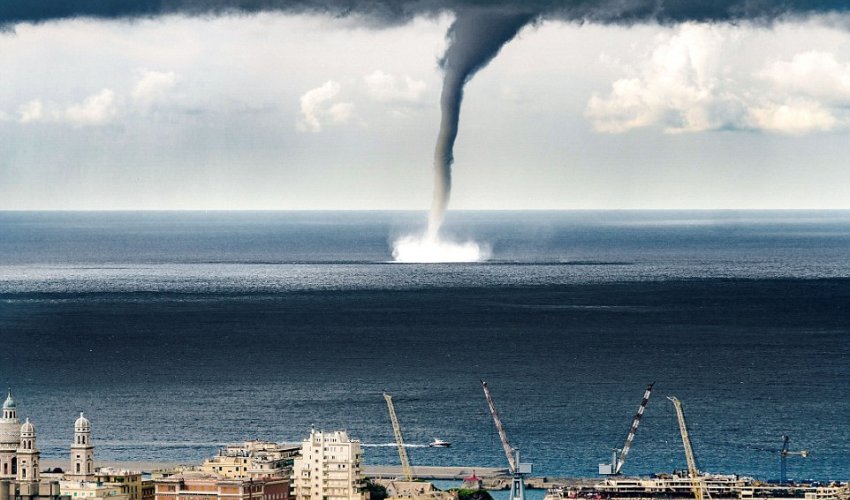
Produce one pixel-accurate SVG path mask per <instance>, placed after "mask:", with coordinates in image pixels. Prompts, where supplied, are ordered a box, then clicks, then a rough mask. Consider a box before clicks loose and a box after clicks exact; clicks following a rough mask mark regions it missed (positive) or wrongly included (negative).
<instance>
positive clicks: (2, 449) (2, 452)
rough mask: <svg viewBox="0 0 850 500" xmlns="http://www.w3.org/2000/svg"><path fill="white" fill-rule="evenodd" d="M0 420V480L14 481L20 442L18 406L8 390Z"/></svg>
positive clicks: (16, 472)
mask: <svg viewBox="0 0 850 500" xmlns="http://www.w3.org/2000/svg"><path fill="white" fill-rule="evenodd" d="M2 411H3V413H2V415H0V416H2V418H0V479H15V478H16V477H17V474H18V458H17V453H18V445H19V444H20V442H21V422H20V420H18V405H17V404H16V403H15V399H14V398H13V397H12V390H11V389H9V392H8V395H7V396H6V401H4V402H3V410H2Z"/></svg>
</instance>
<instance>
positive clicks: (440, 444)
mask: <svg viewBox="0 0 850 500" xmlns="http://www.w3.org/2000/svg"><path fill="white" fill-rule="evenodd" d="M451 445H452V444H451V443H450V442H448V441H443V440H442V439H437V438H434V441H433V442H432V443H431V444H429V445H428V446H430V447H431V448H448V447H449V446H451Z"/></svg>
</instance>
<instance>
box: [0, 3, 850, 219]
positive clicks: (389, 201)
mask: <svg viewBox="0 0 850 500" xmlns="http://www.w3.org/2000/svg"><path fill="white" fill-rule="evenodd" d="M450 23H451V17H450V16H448V15H446V16H443V17H441V18H438V19H417V20H415V21H414V22H413V23H411V24H406V25H402V26H394V27H390V28H378V29H370V28H363V27H358V26H357V25H356V23H354V22H352V21H351V20H338V19H337V20H334V19H325V18H321V17H303V16H297V17H296V16H285V15H281V14H261V15H251V16H238V17H217V18H210V17H204V18H184V17H166V18H160V19H155V20H136V21H132V22H125V21H95V20H79V19H76V20H68V21H60V22H50V23H44V24H39V25H30V24H19V25H17V26H15V27H14V32H13V33H10V32H6V33H0V209H422V210H425V209H427V208H428V207H429V205H430V198H431V189H432V186H431V180H432V157H433V147H434V142H435V139H436V134H437V128H438V125H439V119H440V116H439V106H438V101H439V91H440V84H441V73H440V70H439V68H438V65H437V60H438V58H439V56H440V54H441V53H442V51H443V49H444V48H445V45H446V41H445V33H446V29H447V28H448V26H449V24H450ZM846 25H850V23H848V22H846V20H844V19H841V18H835V17H832V18H829V19H826V18H820V19H811V20H808V21H794V22H784V23H779V24H776V25H774V26H772V27H770V28H768V27H763V26H761V27H760V26H753V25H750V24H747V23H739V24H738V25H736V26H730V25H706V24H683V25H677V26H667V27H661V26H657V25H638V26H633V27H630V28H627V27H619V26H607V27H604V26H598V25H592V24H585V25H583V26H578V25H575V24H565V23H561V22H547V23H544V24H542V25H539V26H535V27H527V28H525V29H524V30H523V31H522V32H521V33H520V36H519V37H518V38H517V39H515V40H513V41H512V42H510V43H509V44H508V45H507V46H506V47H505V48H504V49H503V50H502V53H501V54H500V55H499V56H498V57H497V58H496V59H495V60H494V61H493V62H492V63H491V64H490V65H489V66H488V67H487V68H485V69H484V70H482V71H481V72H480V73H479V74H477V75H476V76H475V77H474V79H473V80H472V81H471V82H470V83H469V84H468V85H467V89H466V98H465V100H464V103H463V109H462V113H461V123H460V133H459V136H458V141H457V146H456V149H455V160H456V163H455V169H454V172H455V176H454V192H453V199H452V204H451V207H452V208H464V209H541V208H581V209H585V208H587V209H596V208H601V209H606V208H850V162H848V160H850V141H848V140H850V32H848V31H847V30H845V29H843V28H841V26H846Z"/></svg>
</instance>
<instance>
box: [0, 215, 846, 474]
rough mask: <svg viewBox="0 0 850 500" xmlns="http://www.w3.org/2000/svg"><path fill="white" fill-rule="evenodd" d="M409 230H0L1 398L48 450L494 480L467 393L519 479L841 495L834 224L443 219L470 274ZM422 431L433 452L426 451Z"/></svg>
mask: <svg viewBox="0 0 850 500" xmlns="http://www.w3.org/2000/svg"><path fill="white" fill-rule="evenodd" d="M424 223H425V214H423V213H419V212H147V213H144V212H142V213H135V212H123V213H104V212H94V213H86V212H0V384H3V385H2V387H6V386H9V387H11V388H12V389H13V391H14V394H15V397H16V399H17V401H18V410H19V414H20V416H21V417H30V419H31V420H32V421H33V422H34V423H35V425H36V427H37V428H38V443H39V446H40V448H41V449H42V454H43V455H42V456H43V457H44V458H51V459H57V458H62V457H65V456H67V453H68V451H67V448H68V446H69V444H70V442H71V437H72V431H73V429H72V428H73V421H74V419H75V418H76V415H77V413H78V412H80V411H85V412H86V415H87V416H88V417H89V418H90V419H91V421H92V423H93V426H94V437H95V444H96V457H97V458H99V459H104V460H159V461H187V462H191V461H199V460H201V459H203V458H204V457H206V456H208V455H211V454H213V453H215V451H216V450H217V448H218V447H219V446H221V445H222V444H224V443H229V442H235V441H239V440H245V439H252V438H260V439H270V440H278V441H287V442H294V441H299V440H301V439H303V438H304V437H306V435H307V434H308V433H309V431H310V428H311V426H315V427H316V428H319V429H325V430H332V429H343V428H344V429H347V430H348V432H349V433H350V434H351V435H352V436H353V437H355V438H357V439H360V440H361V441H362V442H363V443H364V446H365V451H364V454H365V460H366V462H368V463H374V464H395V463H397V460H398V457H397V455H396V450H395V449H394V448H393V446H392V430H391V427H390V423H389V420H388V417H387V411H386V406H385V404H384V400H383V398H382V397H381V393H382V391H388V392H390V393H392V394H393V397H394V400H395V405H396V411H397V413H398V417H399V419H400V421H401V425H402V428H403V432H404V436H405V440H406V441H407V442H408V443H409V444H410V445H411V447H410V449H409V450H408V453H409V455H410V458H411V461H412V462H413V463H414V465H415V464H421V465H426V464H427V465H469V466H496V467H498V466H504V465H505V457H504V455H503V454H502V449H501V446H500V444H499V440H498V436H497V435H496V431H495V428H494V426H493V422H492V420H491V418H490V415H489V413H488V410H487V404H486V402H485V399H484V396H483V393H482V390H481V383H480V380H482V379H484V380H486V381H487V382H488V384H489V385H490V388H491V390H492V393H493V397H494V399H495V401H496V405H497V406H498V408H499V411H500V413H501V416H502V419H503V421H504V424H505V427H506V429H507V433H508V436H509V438H510V440H511V443H512V445H514V446H516V447H518V448H519V449H520V450H521V453H522V457H523V461H529V462H533V463H534V467H535V472H536V475H549V476H557V475H570V476H593V475H595V473H596V469H597V464H598V463H600V462H604V461H606V460H609V459H610V450H611V448H613V447H621V446H622V444H623V441H624V439H625V436H626V433H627V431H628V428H629V425H630V424H631V420H632V416H633V415H634V413H635V411H636V409H637V406H638V404H639V402H640V400H641V396H642V394H643V391H644V389H645V387H646V385H647V384H648V383H650V382H655V383H656V384H655V390H654V392H653V395H652V398H651V400H650V402H649V407H648V409H647V411H646V414H645V417H644V420H643V423H642V424H641V427H640V429H639V430H638V433H637V438H636V440H635V443H634V447H633V449H632V452H631V454H630V455H629V457H628V459H627V461H626V464H625V466H624V472H625V473H627V474H649V473H653V472H664V471H672V470H674V469H682V468H684V467H685V455H684V452H683V450H682V443H681V439H680V437H679V433H678V428H677V424H676V419H675V414H674V411H673V406H672V404H671V403H670V401H668V400H667V399H666V396H671V395H675V396H677V397H678V398H679V399H681V400H682V402H683V404H684V408H685V414H686V416H687V422H688V427H689V430H690V432H691V438H692V441H693V444H694V449H695V453H696V455H697V458H698V461H699V463H700V467H701V468H702V469H703V470H706V471H710V472H717V473H737V474H743V475H753V476H757V477H760V478H764V479H776V478H777V477H778V475H779V462H780V461H779V454H778V450H779V448H780V447H781V444H782V436H783V435H784V434H787V435H789V436H791V446H792V449H806V450H810V452H811V454H810V456H809V457H808V458H800V457H790V458H789V459H788V475H789V477H791V478H797V479H801V478H814V479H850V212H848V211H838V212H820V211H812V212H809V211H788V212H784V211H743V212H734V211H722V212H703V211H694V212H676V211H613V212H594V211H580V212H451V213H450V214H449V219H448V222H447V226H446V228H445V234H446V235H447V237H449V238H451V239H453V240H455V241H457V242H464V241H467V240H471V241H475V242H478V243H479V244H482V245H486V246H488V247H489V248H490V250H491V257H490V259H489V260H487V261H486V262H480V263H468V264H397V263H394V262H392V254H391V252H392V242H393V241H395V240H396V239H397V238H399V237H402V236H405V235H408V234H413V233H416V232H418V231H421V230H422V228H423V226H424ZM434 438H441V439H445V440H448V441H451V442H452V443H453V444H452V447H451V448H448V449H434V448H428V447H426V446H425V445H426V444H427V443H428V442H430V441H431V440H433V439H434Z"/></svg>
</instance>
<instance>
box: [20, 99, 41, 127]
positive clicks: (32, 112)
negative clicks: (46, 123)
mask: <svg viewBox="0 0 850 500" xmlns="http://www.w3.org/2000/svg"><path fill="white" fill-rule="evenodd" d="M18 114H19V118H18V121H19V122H21V123H32V122H38V121H41V120H42V119H43V118H44V104H43V103H42V102H41V101H39V100H38V99H33V100H32V101H29V102H27V103H25V104H21V106H20V107H19V108H18Z"/></svg>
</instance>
